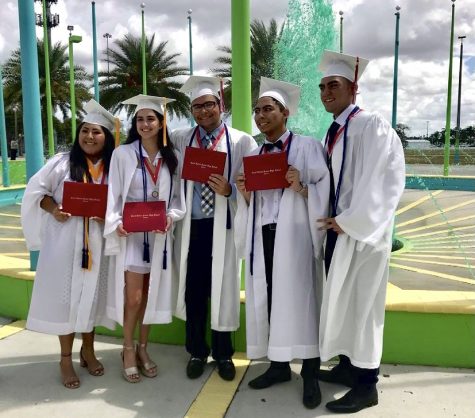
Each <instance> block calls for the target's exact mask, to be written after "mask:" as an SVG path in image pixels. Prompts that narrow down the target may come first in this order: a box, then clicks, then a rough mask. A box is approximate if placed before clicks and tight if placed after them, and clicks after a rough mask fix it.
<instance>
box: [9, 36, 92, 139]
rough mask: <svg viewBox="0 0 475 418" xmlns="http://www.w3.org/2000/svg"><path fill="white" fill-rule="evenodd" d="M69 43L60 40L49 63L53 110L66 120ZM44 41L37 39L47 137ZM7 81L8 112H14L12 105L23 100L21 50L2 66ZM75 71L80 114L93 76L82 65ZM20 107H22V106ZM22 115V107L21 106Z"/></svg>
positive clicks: (67, 111)
mask: <svg viewBox="0 0 475 418" xmlns="http://www.w3.org/2000/svg"><path fill="white" fill-rule="evenodd" d="M67 48H68V47H67V45H62V44H61V42H57V43H56V44H54V45H53V47H52V48H50V51H49V65H50V74H51V100H52V105H53V113H56V112H61V114H62V116H63V119H67V118H69V117H70V110H71V106H70V95H69V62H68V55H67V53H66V50H67ZM44 51H45V50H44V43H43V41H42V40H38V70H39V77H40V100H41V109H42V112H41V115H42V125H43V138H46V131H47V124H46V95H45V91H46V78H45V53H44ZM3 71H4V81H5V85H4V86H5V87H4V88H5V89H4V94H5V103H6V106H5V107H6V111H7V112H12V113H13V106H14V105H15V104H21V103H22V85H21V55H20V49H16V50H15V51H13V52H12V55H11V56H10V58H9V59H8V60H7V62H6V63H5V66H4V67H3ZM74 72H75V83H74V85H75V89H76V90H75V91H76V109H77V112H78V114H81V113H82V112H83V109H82V103H84V102H85V101H86V100H89V99H90V98H91V97H92V96H91V94H90V93H89V86H88V84H89V82H90V80H91V79H92V77H91V76H90V75H89V74H88V73H87V72H86V70H85V68H84V67H82V66H79V65H75V66H74ZM20 107H21V106H20ZM20 114H21V109H20ZM53 119H54V121H53V123H54V126H55V130H58V129H59V130H62V129H61V125H62V123H61V121H60V120H59V119H58V118H56V117H54V116H53Z"/></svg>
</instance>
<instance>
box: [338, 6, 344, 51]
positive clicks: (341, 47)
mask: <svg viewBox="0 0 475 418" xmlns="http://www.w3.org/2000/svg"><path fill="white" fill-rule="evenodd" d="M338 14H339V15H340V54H343V11H342V10H340V11H339V12H338Z"/></svg>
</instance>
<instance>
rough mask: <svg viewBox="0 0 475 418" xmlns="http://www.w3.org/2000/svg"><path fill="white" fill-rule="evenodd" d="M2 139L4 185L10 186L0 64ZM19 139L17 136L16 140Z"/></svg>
mask: <svg viewBox="0 0 475 418" xmlns="http://www.w3.org/2000/svg"><path fill="white" fill-rule="evenodd" d="M0 140H1V149H2V182H3V187H8V186H10V174H9V172H8V144H7V130H6V127H5V106H4V104H3V76H2V66H1V65H0ZM16 140H17V139H16V138H15V141H16Z"/></svg>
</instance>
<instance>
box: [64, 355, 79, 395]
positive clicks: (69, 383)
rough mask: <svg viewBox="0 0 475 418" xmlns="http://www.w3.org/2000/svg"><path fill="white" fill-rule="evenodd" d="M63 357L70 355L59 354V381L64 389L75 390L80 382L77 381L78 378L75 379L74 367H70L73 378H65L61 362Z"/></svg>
mask: <svg viewBox="0 0 475 418" xmlns="http://www.w3.org/2000/svg"><path fill="white" fill-rule="evenodd" d="M65 357H66V358H67V357H71V353H69V354H63V353H61V361H60V362H59V368H60V369H61V381H62V383H63V386H64V387H65V388H66V389H77V388H78V387H79V386H81V382H80V380H79V377H77V375H76V372H75V371H74V367H72V366H71V367H72V369H73V373H74V375H73V376H71V375H69V376H65V373H64V372H63V366H62V361H63V358H65Z"/></svg>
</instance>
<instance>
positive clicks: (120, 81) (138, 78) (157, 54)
mask: <svg viewBox="0 0 475 418" xmlns="http://www.w3.org/2000/svg"><path fill="white" fill-rule="evenodd" d="M166 47H167V42H160V44H158V46H156V45H155V35H153V36H152V37H151V38H146V40H145V50H146V53H145V60H146V64H145V65H146V70H147V94H149V95H152V96H162V97H169V98H171V99H175V100H176V101H175V102H173V103H171V104H169V105H168V106H167V109H168V111H169V112H170V113H171V114H172V115H174V116H178V117H188V116H189V99H188V96H187V95H186V94H184V93H182V92H180V91H179V89H180V88H181V86H182V84H181V83H179V82H178V81H176V80H175V77H177V76H181V75H186V74H188V69H187V68H185V67H180V66H178V65H177V61H176V58H177V57H178V56H179V55H180V54H171V55H168V54H167V51H166ZM103 55H104V60H105V61H106V62H107V61H108V63H109V66H110V72H109V73H108V72H107V71H102V72H100V73H99V75H100V76H101V77H102V80H101V82H100V83H99V84H100V91H101V104H102V105H103V106H105V107H106V108H108V109H110V110H111V112H113V113H115V112H117V111H120V110H121V109H123V108H124V106H125V105H123V104H122V103H121V102H122V101H124V100H126V99H129V98H130V97H132V96H135V95H137V94H141V93H142V92H143V83H142V43H141V38H139V37H134V36H132V35H130V34H128V35H125V36H124V37H123V38H122V39H118V40H116V41H115V42H114V44H113V46H112V47H111V48H110V49H109V54H108V55H107V51H104V53H103ZM107 57H109V58H107ZM132 110H133V109H132V108H131V107H129V109H127V112H128V115H129V116H130V115H131V113H132Z"/></svg>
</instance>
